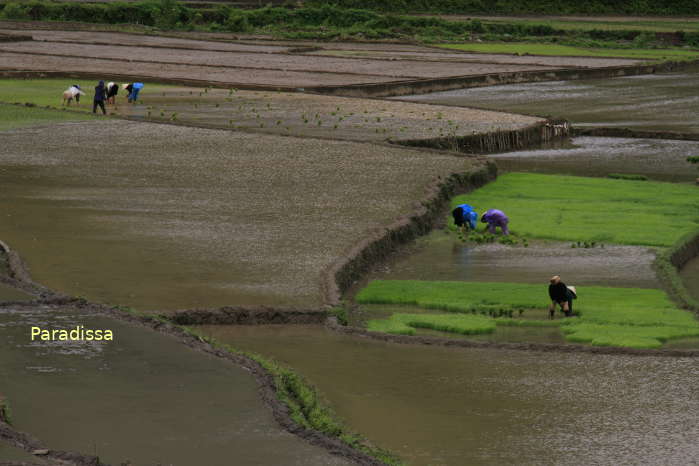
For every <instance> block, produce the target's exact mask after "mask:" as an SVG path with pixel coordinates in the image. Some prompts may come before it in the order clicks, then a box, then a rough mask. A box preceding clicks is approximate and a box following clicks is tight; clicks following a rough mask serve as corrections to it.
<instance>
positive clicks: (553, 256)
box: [369, 230, 658, 298]
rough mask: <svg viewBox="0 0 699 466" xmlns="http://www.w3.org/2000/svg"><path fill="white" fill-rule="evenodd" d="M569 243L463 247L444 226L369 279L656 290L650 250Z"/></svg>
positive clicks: (544, 293)
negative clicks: (560, 280) (554, 282)
mask: <svg viewBox="0 0 699 466" xmlns="http://www.w3.org/2000/svg"><path fill="white" fill-rule="evenodd" d="M570 246H571V243H560V242H539V241H533V242H531V243H530V246H529V247H528V248H524V247H520V246H517V247H512V246H505V245H501V244H488V245H481V246H471V245H466V244H464V243H462V242H461V241H459V240H458V238H457V237H456V234H455V233H453V232H449V231H448V230H434V231H433V232H432V233H430V234H429V235H427V236H425V237H423V238H420V239H419V240H418V241H416V242H415V244H413V245H411V246H410V247H408V248H407V250H406V252H405V254H401V255H400V257H397V258H396V259H394V260H392V261H390V262H388V263H387V264H386V265H384V266H383V267H382V268H381V269H379V270H377V271H376V272H374V273H373V274H372V275H371V276H370V277H369V279H384V280H448V281H455V280H463V281H483V282H515V283H542V298H545V297H546V290H545V288H546V284H547V283H548V279H549V278H550V277H551V275H561V276H562V277H565V281H566V283H570V284H575V285H577V286H581V285H583V286H584V285H596V286H620V287H635V288H657V287H658V282H657V279H656V278H655V274H654V272H653V269H652V267H651V264H652V262H653V260H654V259H655V254H654V253H653V251H652V250H650V249H648V248H644V247H635V246H614V245H605V247H604V248H600V247H595V248H588V249H584V248H571V247H570Z"/></svg>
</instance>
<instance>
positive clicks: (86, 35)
mask: <svg viewBox="0 0 699 466" xmlns="http://www.w3.org/2000/svg"><path fill="white" fill-rule="evenodd" d="M2 24H3V23H0V27H1V26H2ZM0 32H2V33H3V34H8V35H23V36H26V35H28V34H31V36H32V38H33V39H34V40H35V41H48V42H61V41H69V42H82V43H86V44H102V45H112V46H124V45H130V46H140V47H173V48H177V47H180V48H188V49H199V50H220V51H224V52H256V53H262V52H266V53H276V52H284V51H287V50H288V49H289V48H290V47H289V46H285V45H277V44H276V43H274V42H273V43H271V44H268V45H262V44H260V45H255V44H242V43H235V42H223V41H215V42H214V41H202V40H194V39H183V38H178V37H163V36H151V35H146V34H125V33H120V32H97V31H61V30H57V31H52V30H42V29H30V30H15V29H0Z"/></svg>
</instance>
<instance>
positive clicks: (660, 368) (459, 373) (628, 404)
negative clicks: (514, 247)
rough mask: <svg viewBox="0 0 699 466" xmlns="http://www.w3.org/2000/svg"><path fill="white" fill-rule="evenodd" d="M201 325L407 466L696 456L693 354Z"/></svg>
mask: <svg viewBox="0 0 699 466" xmlns="http://www.w3.org/2000/svg"><path fill="white" fill-rule="evenodd" d="M205 331H206V332H207V333H209V334H210V335H213V336H215V337H216V338H218V339H220V340H222V341H225V342H226V343H230V344H232V345H234V346H236V347H239V348H244V349H248V350H252V351H257V352H259V353H261V354H265V355H268V356H273V357H275V358H277V359H278V360H279V361H282V362H284V363H286V364H289V365H291V366H293V367H294V368H296V369H297V370H298V371H299V372H301V373H302V374H303V375H305V376H306V377H307V378H308V379H309V380H310V382H312V383H313V384H315V385H316V386H317V387H318V388H319V389H320V391H321V392H322V393H323V394H324V395H325V396H326V397H327V398H328V400H329V401H330V403H331V404H332V406H333V407H334V408H335V410H336V411H337V412H338V413H339V414H340V415H341V417H342V418H343V419H345V420H346V421H347V422H348V424H349V425H350V426H351V427H352V428H353V429H355V430H357V431H359V432H362V433H363V434H365V435H367V436H368V437H369V439H371V440H372V441H374V442H376V443H378V444H379V445H381V446H384V447H387V448H389V449H392V450H393V451H395V452H397V453H399V454H400V455H402V456H403V457H404V458H405V459H407V460H408V462H409V464H414V465H428V464H429V465H440V464H449V465H464V464H493V465H501V464H532V465H534V464H536V465H539V464H542V463H545V464H565V465H568V464H569V465H580V464H639V463H644V464H678V465H679V464H692V463H696V462H698V461H699V447H698V446H697V443H696V436H697V435H699V425H698V424H697V423H696V416H697V413H699V397H697V394H696V388H695V387H696V379H697V377H699V361H697V360H695V359H657V358H645V357H610V356H591V355H588V354H581V355H576V354H544V353H538V352H511V351H501V350H495V351H493V350H490V351H488V350H466V349H453V348H452V349H449V348H433V347H426V346H410V345H395V344H387V343H381V342H376V341H372V340H367V339H363V338H352V337H348V336H342V335H339V334H335V333H333V332H331V331H329V330H325V329H323V328H319V327H301V326H294V327H284V326H267V327H234V326H211V327H205Z"/></svg>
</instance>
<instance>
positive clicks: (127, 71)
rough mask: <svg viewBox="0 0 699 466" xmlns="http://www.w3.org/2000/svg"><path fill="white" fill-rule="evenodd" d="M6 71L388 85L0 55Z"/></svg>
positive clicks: (359, 78)
mask: <svg viewBox="0 0 699 466" xmlns="http://www.w3.org/2000/svg"><path fill="white" fill-rule="evenodd" d="M0 63H2V68H3V69H11V70H24V71H61V72H71V73H81V72H83V73H95V72H100V73H104V75H105V76H109V75H110V74H111V75H129V76H138V77H139V78H140V79H141V80H143V81H148V80H152V81H157V80H158V79H159V78H167V79H181V80H198V81H206V82H215V83H220V84H221V85H233V86H237V85H260V86H273V87H278V88H284V89H293V88H295V87H298V86H305V87H312V86H320V85H330V84H332V85H344V84H360V83H367V82H386V81H390V80H391V78H389V77H381V76H366V75H359V74H357V75H352V74H335V73H328V74H318V73H315V72H309V71H283V70H260V69H245V68H210V67H205V66H196V65H178V64H169V65H164V64H158V63H131V62H129V61H116V60H103V59H96V58H67V57H61V56H46V55H25V54H18V53H6V52H5V53H3V52H0Z"/></svg>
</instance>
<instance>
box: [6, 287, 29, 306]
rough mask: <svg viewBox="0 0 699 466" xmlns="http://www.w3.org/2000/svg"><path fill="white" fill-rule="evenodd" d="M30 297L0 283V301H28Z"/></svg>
mask: <svg viewBox="0 0 699 466" xmlns="http://www.w3.org/2000/svg"><path fill="white" fill-rule="evenodd" d="M31 299H32V297H31V296H30V295H28V294H26V293H23V292H21V291H19V290H17V289H16V288H13V287H11V286H9V285H5V284H4V283H0V303H1V302H4V301H29V300H31Z"/></svg>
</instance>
